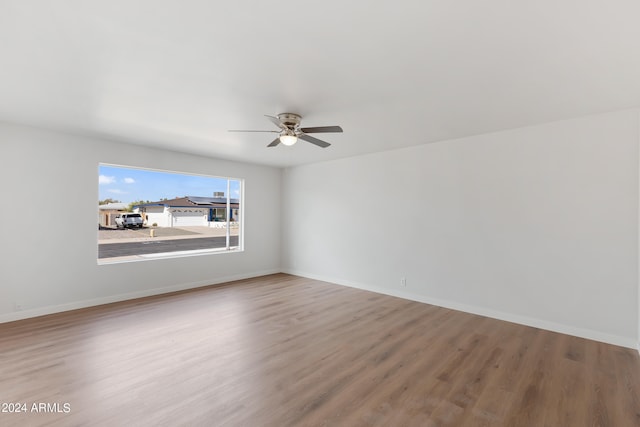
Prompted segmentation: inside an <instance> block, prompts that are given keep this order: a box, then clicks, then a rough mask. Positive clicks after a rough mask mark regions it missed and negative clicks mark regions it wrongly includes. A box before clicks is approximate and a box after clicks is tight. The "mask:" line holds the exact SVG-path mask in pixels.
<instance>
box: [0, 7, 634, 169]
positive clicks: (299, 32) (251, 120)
mask: <svg viewBox="0 0 640 427" xmlns="http://www.w3.org/2000/svg"><path fill="white" fill-rule="evenodd" d="M637 106H640V2H639V1H637V0H601V1H596V0H537V1H531V0H518V1H516V0H484V1H477V0H466V1H465V0H460V1H454V0H415V1H414V0H394V1H375V2H368V1H367V2H365V1H347V0H323V1H313V2H307V1H297V2H294V1H283V0H271V1H268V2H267V1H258V0H248V1H247V0H244V1H243V0H235V1H225V2H223V1H213V0H181V1H175V0H171V1H168V0H126V1H124V0H108V1H105V0H101V1H93V0H91V1H89V0H75V1H73V0H56V1H50V0H41V1H36V0H0V120H4V121H11V122H19V123H26V124H32V125H37V126H44V127H49V128H56V129H61V130H65V131H71V132H80V133H84V134H87V133H88V134H94V135H100V136H107V137H110V138H116V139H119V140H124V141H129V142H134V143H137V144H143V145H149V146H157V147H163V148H169V149H173V150H178V151H184V152H189V153H196V154H201V155H207V156H212V157H219V158H227V159H235V160H242V161H246V162H251V163H263V164H267V165H275V166H288V165H295V164H304V163H310V162H316V161H322V160H328V159H336V158H340V157H347V156H353V155H358V154H363V153H368V152H374V151H381V150H387V149H393V148H399V147H406V146H411V145H418V144H424V143H427V142H433V141H438V140H443V139H451V138H457V137H462V136H468V135H474V134H480V133H485V132H490V131H496V130H501V129H508V128H514V127H520V126H525V125H531V124H537V123H542V122H548V121H553V120H559V119H565V118H571V117H576V116H582V115H587V114H591V113H598V112H604V111H611V110H617V109H624V108H630V107H637ZM281 112H295V113H299V114H301V115H302V116H303V123H302V124H303V126H325V125H341V126H342V127H343V128H344V133H343V134H324V135H318V136H320V137H321V138H322V139H325V140H327V141H329V142H331V143H332V144H333V145H332V146H331V147H329V148H326V149H322V148H318V147H316V146H313V145H311V144H308V143H304V142H300V143H298V144H296V145H295V146H293V147H284V146H279V147H276V148H267V147H266V145H267V144H268V143H269V142H270V141H271V140H272V139H273V138H274V134H269V133H265V134H259V133H247V134H238V133H229V132H227V130H229V129H265V130H271V129H275V128H274V126H273V125H272V124H271V123H270V122H269V121H267V120H266V119H265V118H264V117H263V115H264V114H269V115H277V114H278V113H281Z"/></svg>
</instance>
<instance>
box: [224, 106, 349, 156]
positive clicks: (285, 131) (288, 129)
mask: <svg viewBox="0 0 640 427" xmlns="http://www.w3.org/2000/svg"><path fill="white" fill-rule="evenodd" d="M265 117H266V118H267V119H269V120H270V121H271V122H272V123H273V124H274V125H276V126H278V127H279V128H280V130H230V131H229V132H273V133H279V134H280V135H279V136H278V137H277V138H276V139H274V140H273V141H271V144H269V145H267V147H275V146H276V145H279V144H280V143H282V144H284V145H293V144H295V143H296V142H298V138H300V139H302V140H303V141H307V142H310V143H312V144H315V145H317V146H318V147H322V148H327V147H328V146H330V145H331V144H329V143H328V142H326V141H323V140H321V139H318V138H314V137H313V136H311V135H308V134H309V133H331V132H342V128H341V127H340V126H319V127H310V128H301V127H300V120H302V116H300V115H299V114H294V113H281V114H278V117H273V116H267V115H265Z"/></svg>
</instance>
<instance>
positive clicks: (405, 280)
mask: <svg viewBox="0 0 640 427" xmlns="http://www.w3.org/2000/svg"><path fill="white" fill-rule="evenodd" d="M400 286H402V287H406V286H407V278H406V277H402V278H400Z"/></svg>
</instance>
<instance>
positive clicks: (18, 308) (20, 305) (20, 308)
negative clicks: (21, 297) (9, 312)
mask: <svg viewBox="0 0 640 427" xmlns="http://www.w3.org/2000/svg"><path fill="white" fill-rule="evenodd" d="M13 310H14V311H20V310H22V304H20V303H17V302H14V303H13Z"/></svg>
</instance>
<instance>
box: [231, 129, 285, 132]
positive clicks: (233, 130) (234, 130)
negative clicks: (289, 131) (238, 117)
mask: <svg viewBox="0 0 640 427" xmlns="http://www.w3.org/2000/svg"><path fill="white" fill-rule="evenodd" d="M227 132H269V133H280V131H279V130H236V129H232V130H228V131H227Z"/></svg>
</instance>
